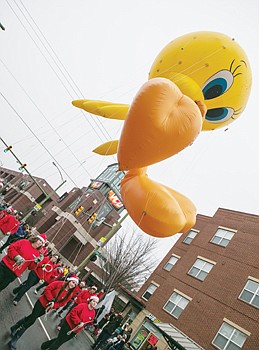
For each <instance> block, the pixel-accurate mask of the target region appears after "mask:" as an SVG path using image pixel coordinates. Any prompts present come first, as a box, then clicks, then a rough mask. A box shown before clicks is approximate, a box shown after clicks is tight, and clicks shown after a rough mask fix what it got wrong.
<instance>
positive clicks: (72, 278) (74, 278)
mask: <svg viewBox="0 0 259 350" xmlns="http://www.w3.org/2000/svg"><path fill="white" fill-rule="evenodd" d="M67 281H74V282H76V284H78V282H79V280H78V277H77V276H76V275H74V276H71V277H68V278H67Z"/></svg>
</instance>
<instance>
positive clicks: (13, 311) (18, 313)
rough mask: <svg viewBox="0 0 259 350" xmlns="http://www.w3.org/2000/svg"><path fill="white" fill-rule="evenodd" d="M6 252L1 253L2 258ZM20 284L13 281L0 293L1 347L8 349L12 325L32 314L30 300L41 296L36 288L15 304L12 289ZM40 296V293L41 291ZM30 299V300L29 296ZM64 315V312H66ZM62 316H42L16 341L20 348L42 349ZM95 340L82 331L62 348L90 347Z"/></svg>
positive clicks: (53, 333)
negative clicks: (36, 292)
mask: <svg viewBox="0 0 259 350" xmlns="http://www.w3.org/2000/svg"><path fill="white" fill-rule="evenodd" d="M3 256H4V254H2V255H1V256H0V259H2V257H3ZM26 278H27V272H25V273H24V276H22V281H24V280H25V279H26ZM18 285H19V281H18V279H16V280H15V281H14V282H13V283H11V284H10V285H9V286H8V287H7V288H6V289H5V290H3V291H2V292H1V293H0V316H1V319H0V350H7V349H9V347H8V342H9V341H10V339H11V338H10V327H11V326H12V325H14V324H15V323H16V322H17V321H18V320H20V319H21V318H23V317H25V316H27V315H29V314H30V313H31V310H32V307H31V304H30V301H29V300H31V302H32V304H33V305H34V304H35V302H36V301H37V299H38V296H37V295H35V294H34V289H35V288H34V287H32V288H31V289H30V290H29V292H28V297H27V296H26V295H24V296H23V298H22V299H21V301H20V302H19V303H18V305H17V306H14V305H13V303H12V301H13V294H12V290H13V289H14V288H15V287H16V286H18ZM38 295H40V294H38ZM28 298H29V299H28ZM64 315H65V313H64ZM59 321H60V318H59V317H58V316H56V313H55V312H51V313H50V314H49V315H48V316H47V319H46V317H45V316H42V317H41V322H40V321H39V319H38V320H37V321H36V322H35V323H34V325H33V326H32V327H30V328H29V329H28V330H27V331H26V332H25V333H24V335H23V336H22V337H21V338H20V339H19V341H18V342H17V350H39V349H40V346H41V344H42V343H43V342H44V341H47V340H48V339H53V338H55V337H56V336H57V334H58V332H57V330H56V326H57V325H58V323H59ZM92 343H93V340H92V339H91V336H90V335H89V334H88V333H87V332H86V331H82V332H80V333H79V334H77V335H76V337H75V338H73V339H72V340H70V341H68V342H67V343H65V344H63V345H62V346H61V347H60V349H62V350H67V349H73V350H79V349H80V350H81V349H86V350H87V349H90V345H91V344H92Z"/></svg>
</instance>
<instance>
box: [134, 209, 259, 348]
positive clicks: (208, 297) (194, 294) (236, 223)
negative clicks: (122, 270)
mask: <svg viewBox="0 0 259 350" xmlns="http://www.w3.org/2000/svg"><path fill="white" fill-rule="evenodd" d="M218 226H223V227H226V228H230V229H233V230H237V232H236V233H235V235H234V236H233V238H232V240H231V241H230V243H229V244H228V246H227V247H226V248H223V247H220V246H218V245H215V244H213V243H210V242H209V241H210V239H211V238H212V237H213V236H214V234H215V232H216V230H217V228H218ZM195 229H197V230H200V232H199V233H198V235H197V236H196V237H195V239H194V240H193V241H192V243H191V244H190V245H187V244H185V243H183V242H182V241H183V240H184V238H185V235H182V236H181V237H180V239H179V240H178V241H177V243H176V244H175V246H174V247H173V248H172V249H171V250H170V252H169V253H168V254H167V256H166V257H165V258H164V259H163V260H162V261H161V263H160V264H159V266H158V267H157V269H156V270H155V271H154V273H153V274H152V275H151V276H150V278H149V279H148V281H147V282H146V283H145V285H144V286H143V287H142V288H141V290H140V291H139V292H138V296H141V295H142V294H143V292H144V291H145V290H146V289H147V287H148V286H149V284H150V282H151V281H155V282H156V283H158V284H159V285H160V286H159V288H158V289H157V290H156V292H155V293H154V294H153V295H152V296H151V297H150V299H149V301H148V302H147V303H146V308H147V310H148V311H149V312H151V313H152V314H153V315H155V316H156V317H157V318H159V319H160V320H161V321H163V322H168V323H172V324H173V325H175V326H176V327H177V328H178V329H180V330H181V331H182V332H184V333H185V334H186V335H188V336H189V337H190V338H191V339H193V340H194V341H196V342H197V343H198V344H199V345H201V346H202V347H203V348H204V349H206V350H210V349H211V350H212V349H215V347H214V346H213V345H212V344H211V342H212V340H213V338H214V337H215V335H216V333H217V331H218V330H219V328H220V326H221V324H222V323H223V318H227V319H228V320H230V321H232V322H234V323H235V324H237V325H239V326H240V327H242V328H244V329H245V330H247V331H249V332H250V333H251V335H250V336H249V337H248V338H247V340H246V342H245V344H244V347H243V349H247V350H256V349H259V310H258V309H257V308H255V307H253V306H251V305H248V304H247V303H245V302H243V301H241V300H239V299H238V297H239V295H240V293H241V291H242V290H243V287H244V286H245V284H246V282H247V279H248V276H252V277H254V278H257V279H259V259H258V252H259V216H256V215H250V214H246V213H240V212H234V211H231V210H226V209H219V210H218V211H217V212H216V214H215V215H214V217H212V218H209V217H205V216H200V215H198V218H197V223H196V225H195ZM172 253H174V254H176V255H179V256H181V258H180V260H179V261H178V262H177V263H176V265H175V266H174V267H173V268H172V270H171V271H170V272H168V271H166V270H164V269H163V266H164V265H165V264H166V262H167V261H168V260H169V258H170V256H171V255H172ZM197 256H202V257H204V258H207V259H209V260H212V261H215V262H216V265H215V266H213V268H212V270H211V272H210V273H209V274H208V276H207V277H206V278H205V280H204V281H203V282H202V281H199V280H198V279H196V278H194V277H192V276H190V275H188V274H187V273H188V271H189V269H190V268H191V266H192V265H193V263H194V262H195V260H196V258H197ZM174 289H178V290H179V291H181V292H182V293H184V294H186V295H188V296H189V297H191V298H192V300H191V301H190V302H189V304H188V305H187V307H186V308H185V310H184V311H183V312H182V314H181V315H180V317H179V318H178V319H176V318H174V317H172V316H171V315H169V314H168V313H167V312H166V311H164V310H163V306H164V305H165V303H166V302H167V300H168V299H169V297H170V296H171V294H172V293H173V290H174Z"/></svg>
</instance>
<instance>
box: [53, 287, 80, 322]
mask: <svg viewBox="0 0 259 350" xmlns="http://www.w3.org/2000/svg"><path fill="white" fill-rule="evenodd" d="M84 287H85V281H80V282H79V284H78V285H77V286H76V288H75V291H74V295H73V298H72V299H71V300H70V301H69V302H68V303H67V304H66V305H65V306H63V307H62V308H61V309H60V310H59V311H58V316H59V317H62V316H61V315H62V313H63V312H64V311H66V310H68V309H69V308H70V306H72V304H73V302H74V300H75V298H76V297H77V296H78V294H80V293H81V292H82V290H83V288H84Z"/></svg>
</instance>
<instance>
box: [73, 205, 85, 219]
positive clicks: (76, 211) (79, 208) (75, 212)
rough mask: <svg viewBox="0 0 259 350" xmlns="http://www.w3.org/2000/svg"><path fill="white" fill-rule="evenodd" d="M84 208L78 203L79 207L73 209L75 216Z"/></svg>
mask: <svg viewBox="0 0 259 350" xmlns="http://www.w3.org/2000/svg"><path fill="white" fill-rule="evenodd" d="M84 209H85V208H84V207H83V206H82V205H80V207H78V208H77V209H76V210H75V211H74V214H75V216H78V215H79V214H80V213H81V211H83V210H84Z"/></svg>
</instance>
